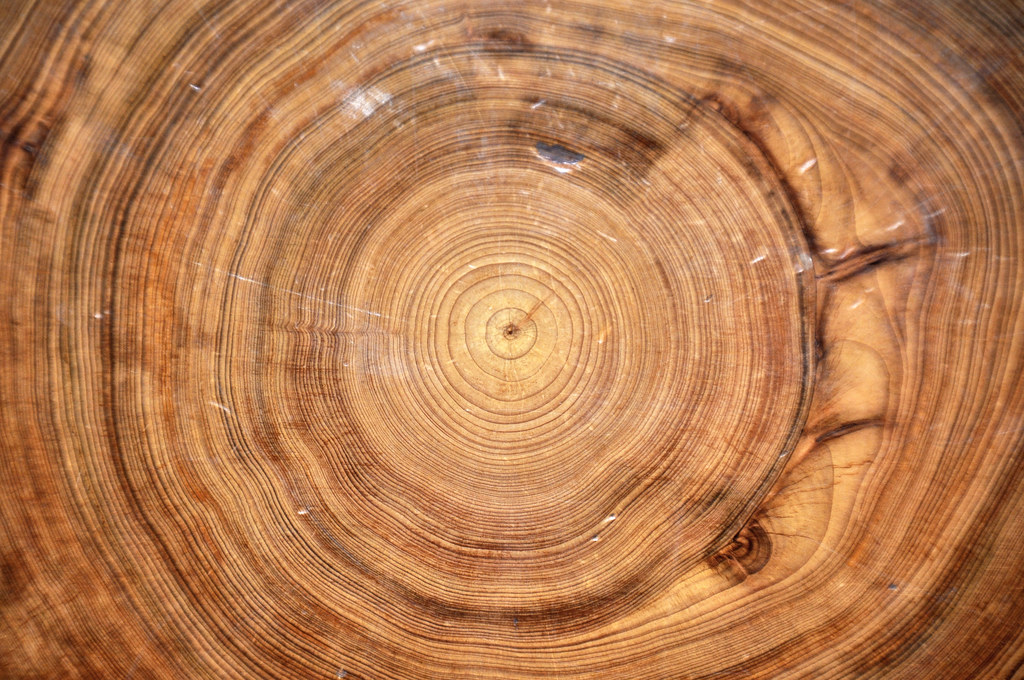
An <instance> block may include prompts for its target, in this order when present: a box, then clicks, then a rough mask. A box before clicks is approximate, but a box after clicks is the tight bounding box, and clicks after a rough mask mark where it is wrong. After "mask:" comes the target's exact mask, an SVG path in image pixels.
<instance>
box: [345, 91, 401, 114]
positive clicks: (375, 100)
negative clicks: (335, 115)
mask: <svg viewBox="0 0 1024 680" xmlns="http://www.w3.org/2000/svg"><path fill="white" fill-rule="evenodd" d="M390 101H391V95H390V94H388V93H387V92H384V91H383V90H380V89H377V88H376V87H372V86H371V87H361V88H358V89H356V90H355V91H353V92H351V93H349V95H348V96H347V97H345V102H344V105H345V106H346V107H348V108H349V109H350V110H351V111H353V112H355V113H358V114H360V115H361V116H362V117H363V118H367V117H369V116H371V115H373V112H374V111H376V110H377V109H379V108H380V107H382V106H384V105H385V104H387V103H388V102H390Z"/></svg>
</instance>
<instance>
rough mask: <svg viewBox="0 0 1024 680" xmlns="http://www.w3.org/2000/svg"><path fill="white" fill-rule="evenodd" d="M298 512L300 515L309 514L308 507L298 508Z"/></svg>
mask: <svg viewBox="0 0 1024 680" xmlns="http://www.w3.org/2000/svg"><path fill="white" fill-rule="evenodd" d="M299 514H300V515H308V514H309V508H299Z"/></svg>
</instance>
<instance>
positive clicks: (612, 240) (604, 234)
mask: <svg viewBox="0 0 1024 680" xmlns="http://www.w3.org/2000/svg"><path fill="white" fill-rule="evenodd" d="M597 233H598V234H600V235H601V236H604V237H605V238H606V239H608V240H609V241H611V242H612V243H618V242H619V239H617V238H615V237H614V236H609V235H608V234H606V233H604V232H603V231H599V232H597Z"/></svg>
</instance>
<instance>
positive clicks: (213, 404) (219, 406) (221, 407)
mask: <svg viewBox="0 0 1024 680" xmlns="http://www.w3.org/2000/svg"><path fill="white" fill-rule="evenodd" d="M208 403H209V404H210V406H216V407H217V408H219V409H220V410H221V411H224V413H231V409H229V408H228V407H227V406H225V405H224V404H221V403H220V402H216V401H211V402H208Z"/></svg>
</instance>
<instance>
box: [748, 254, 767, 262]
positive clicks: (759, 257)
mask: <svg viewBox="0 0 1024 680" xmlns="http://www.w3.org/2000/svg"><path fill="white" fill-rule="evenodd" d="M765 257H767V256H766V255H758V256H757V257H755V258H754V259H753V260H751V261H750V264H757V263H758V262H761V261H763V260H764V259H765Z"/></svg>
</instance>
